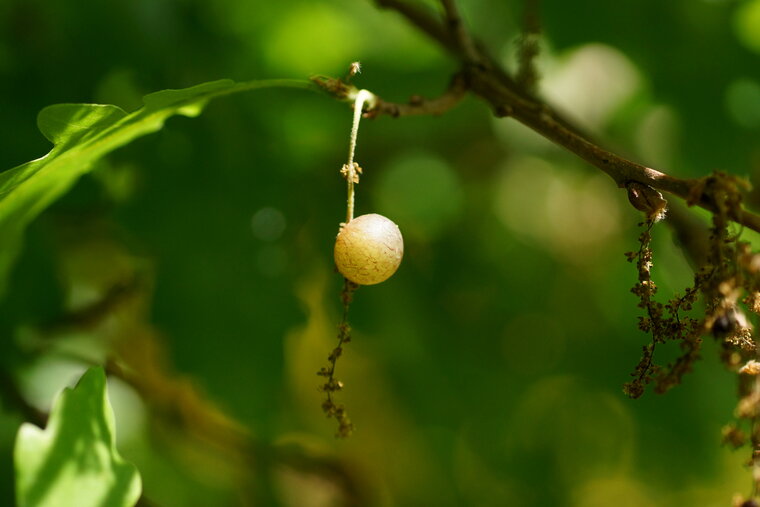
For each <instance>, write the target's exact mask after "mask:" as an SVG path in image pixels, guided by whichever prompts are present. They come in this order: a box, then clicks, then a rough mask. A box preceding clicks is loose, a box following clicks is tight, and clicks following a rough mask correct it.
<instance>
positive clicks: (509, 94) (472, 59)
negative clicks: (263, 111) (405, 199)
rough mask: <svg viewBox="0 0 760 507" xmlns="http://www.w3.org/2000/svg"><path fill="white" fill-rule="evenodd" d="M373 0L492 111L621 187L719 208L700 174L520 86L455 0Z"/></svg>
mask: <svg viewBox="0 0 760 507" xmlns="http://www.w3.org/2000/svg"><path fill="white" fill-rule="evenodd" d="M375 3H376V4H377V5H378V6H379V7H382V8H386V9H391V10H394V11H396V12H398V13H399V14H401V15H402V16H403V17H405V18H406V19H407V20H408V21H409V22H410V23H412V24H413V25H415V26H416V27H417V28H419V29H420V30H421V31H423V32H424V33H426V34H427V35H428V36H429V37H430V38H431V39H433V40H434V41H435V42H437V43H438V44H439V45H441V46H442V47H443V48H444V49H446V50H447V51H448V52H449V53H450V54H451V56H452V57H453V58H455V59H457V60H458V61H459V62H460V63H461V65H462V71H461V73H460V74H459V75H458V76H459V79H461V80H462V81H463V84H464V86H466V88H467V89H468V90H469V91H471V92H472V93H473V94H474V95H476V96H477V97H479V98H481V99H482V100H484V101H485V102H487V103H488V104H489V105H490V106H491V108H492V109H493V111H494V114H495V115H496V116H499V117H512V118H514V119H516V120H517V121H519V122H520V123H522V124H524V125H525V126H527V127H528V128H530V129H532V130H534V131H536V132H538V133H539V134H541V135H543V136H544V137H546V138H547V139H549V140H550V141H552V142H554V143H555V144H557V145H559V146H561V147H563V148H565V149H567V150H568V151H570V152H572V153H574V154H576V155H577V156H579V157H580V158H582V159H583V160H585V161H586V162H588V163H589V164H591V165H593V166H595V167H597V168H598V169H600V170H602V171H604V172H605V173H606V174H607V175H609V176H610V177H611V178H612V179H613V180H614V181H615V183H616V184H617V185H618V186H619V187H621V188H625V186H626V184H628V183H630V182H638V183H641V184H643V185H649V186H650V187H652V188H655V189H657V190H661V191H663V192H666V193H668V194H671V195H674V196H677V197H680V198H681V199H684V200H686V202H687V203H688V204H690V205H697V206H700V207H702V208H705V209H707V210H709V211H711V212H713V213H714V212H716V211H718V210H717V207H716V204H715V202H714V201H713V199H712V197H711V196H710V195H708V194H706V193H704V192H702V188H703V183H702V181H703V180H702V179H693V178H689V179H682V178H676V177H673V176H670V175H668V174H666V173H665V172H662V171H659V170H657V169H653V168H651V167H646V166H644V165H641V164H638V163H636V162H633V161H631V160H628V159H626V158H623V157H621V156H619V155H617V154H615V153H613V152H611V151H609V150H607V149H605V148H603V147H601V146H599V145H598V144H596V143H595V142H594V141H592V140H591V139H590V137H589V136H588V135H586V134H585V133H583V132H582V130H581V129H579V128H577V127H576V126H574V125H573V124H572V122H571V121H569V120H567V119H566V118H564V117H563V116H562V115H561V114H560V113H558V112H557V111H555V110H554V109H553V108H551V107H550V106H549V105H548V104H547V103H545V102H544V101H542V100H540V99H539V98H537V97H536V96H534V95H533V94H532V93H531V92H530V91H528V90H525V89H523V88H522V87H521V86H519V85H518V84H517V81H516V80H515V79H514V78H513V77H512V76H511V75H510V74H509V73H507V72H506V71H505V70H504V69H502V68H501V66H500V65H499V64H498V63H497V62H495V60H494V59H493V58H492V57H491V56H490V55H489V54H488V53H487V51H486V50H485V49H484V48H483V47H482V46H481V45H480V44H478V43H477V42H473V39H472V38H471V37H470V35H469V33H468V32H467V31H466V29H465V27H464V24H463V22H462V19H461V18H460V17H459V13H458V11H457V9H456V6H455V5H454V0H442V5H443V10H444V14H443V16H442V17H441V16H436V15H435V13H434V12H432V11H429V10H427V9H425V8H423V7H421V6H419V5H416V4H413V3H410V2H405V1H403V0H375ZM450 95H451V89H450V90H449V92H447V94H445V95H444V97H447V96H448V97H450ZM462 95H463V93H462ZM458 98H461V95H459V96H457V100H458ZM454 103H456V101H451V100H439V101H438V102H434V101H428V103H426V104H425V105H426V107H424V108H423V107H419V105H418V106H417V107H411V108H410V107H409V105H394V104H391V103H388V102H384V101H382V100H381V99H380V100H378V104H379V105H381V106H382V107H380V108H378V109H377V111H375V114H390V115H392V116H404V115H406V114H431V113H432V114H440V113H441V112H443V111H444V110H445V109H447V108H448V107H451V106H452V105H453V104H454ZM394 106H395V107H394ZM370 114H372V113H370ZM730 218H731V219H732V220H733V221H735V222H737V223H739V224H741V225H743V226H745V227H747V228H749V229H752V230H754V231H757V232H760V216H758V215H756V214H754V213H752V212H750V211H747V210H745V209H743V208H740V209H737V210H733V212H732V216H730Z"/></svg>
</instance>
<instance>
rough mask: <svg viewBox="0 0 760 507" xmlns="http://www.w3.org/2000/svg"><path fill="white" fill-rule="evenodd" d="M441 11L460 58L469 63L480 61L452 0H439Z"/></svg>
mask: <svg viewBox="0 0 760 507" xmlns="http://www.w3.org/2000/svg"><path fill="white" fill-rule="evenodd" d="M441 4H442V5H443V10H444V12H445V13H446V23H447V24H448V25H449V33H450V34H451V36H452V37H453V39H454V41H456V45H457V49H458V50H459V55H460V57H461V58H462V59H463V60H465V61H467V62H470V63H476V62H478V61H479V60H480V54H479V53H478V50H477V49H476V48H475V44H474V43H473V41H472V39H471V38H470V34H469V33H468V32H467V29H466V28H465V26H464V23H463V22H462V16H461V15H460V14H459V9H458V8H457V4H456V2H454V0H441Z"/></svg>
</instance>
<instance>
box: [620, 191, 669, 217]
mask: <svg viewBox="0 0 760 507" xmlns="http://www.w3.org/2000/svg"><path fill="white" fill-rule="evenodd" d="M625 187H626V189H627V190H628V200H629V201H630V203H631V204H632V205H633V207H634V208H636V209H637V210H639V211H642V212H644V213H645V214H646V216H647V220H650V221H652V222H659V221H660V220H662V219H663V218H665V212H666V211H667V208H668V201H666V200H665V198H664V197H663V196H662V194H661V193H660V192H658V191H657V190H655V189H653V188H652V187H650V186H649V185H644V184H643V183H639V182H638V181H629V182H628V183H627V184H626V186H625Z"/></svg>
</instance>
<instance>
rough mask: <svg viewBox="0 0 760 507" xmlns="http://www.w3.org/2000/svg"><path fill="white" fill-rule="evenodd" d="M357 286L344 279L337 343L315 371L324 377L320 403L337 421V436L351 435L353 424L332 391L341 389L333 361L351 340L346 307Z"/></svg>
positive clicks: (341, 385) (329, 415) (341, 383)
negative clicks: (324, 362) (325, 362)
mask: <svg viewBox="0 0 760 507" xmlns="http://www.w3.org/2000/svg"><path fill="white" fill-rule="evenodd" d="M358 288H359V285H358V284H355V283H353V282H351V281H349V280H344V282H343V291H342V292H341V294H340V299H341V302H342V303H343V318H342V319H341V321H340V324H338V345H337V346H336V347H335V348H334V349H333V350H332V352H330V355H329V356H327V361H328V362H329V365H328V366H326V367H323V368H322V369H320V370H319V371H318V372H317V375H319V376H321V377H325V379H326V380H325V383H324V384H322V386H321V387H320V390H321V391H324V392H325V393H327V398H326V399H325V401H324V402H323V403H322V410H323V411H324V413H325V415H326V416H327V417H334V418H335V419H336V420H337V421H338V431H337V432H336V434H335V436H336V437H339V438H345V437H348V436H350V435H351V432H352V431H353V430H354V425H353V424H352V423H351V420H350V419H349V418H348V414H347V413H346V408H345V407H344V406H343V405H341V404H339V403H335V400H334V399H333V398H334V393H335V392H337V391H340V390H341V389H343V382H341V381H340V380H338V379H336V378H335V363H336V362H337V361H338V358H339V357H340V356H341V355H342V354H343V346H344V345H345V344H346V343H348V342H350V341H351V326H350V325H349V324H348V308H349V306H351V301H352V300H353V297H354V291H356V289H358Z"/></svg>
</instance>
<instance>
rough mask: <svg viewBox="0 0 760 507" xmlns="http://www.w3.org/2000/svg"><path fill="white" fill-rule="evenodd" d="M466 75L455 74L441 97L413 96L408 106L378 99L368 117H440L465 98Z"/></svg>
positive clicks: (367, 114) (368, 112)
mask: <svg viewBox="0 0 760 507" xmlns="http://www.w3.org/2000/svg"><path fill="white" fill-rule="evenodd" d="M468 88H469V87H468V86H467V81H466V79H465V76H464V74H462V73H459V74H455V75H454V76H453V77H452V79H451V84H450V85H449V87H448V89H447V90H446V91H445V92H444V93H443V94H442V95H441V96H439V97H436V98H434V99H426V98H424V97H421V96H420V95H413V96H412V97H411V98H410V99H409V102H408V103H406V104H399V103H396V102H388V101H386V100H383V99H381V98H380V97H377V101H376V103H375V106H374V107H373V108H372V109H371V110H369V111H367V113H366V115H365V116H366V117H369V118H372V117H375V116H379V115H383V114H385V115H388V116H392V117H394V118H398V117H400V116H420V115H435V116H437V115H440V114H443V113H445V112H446V111H448V110H449V109H451V108H453V107H454V106H456V105H457V104H459V102H460V101H461V100H462V99H463V98H464V96H465V95H466V94H467V90H468Z"/></svg>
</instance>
